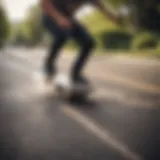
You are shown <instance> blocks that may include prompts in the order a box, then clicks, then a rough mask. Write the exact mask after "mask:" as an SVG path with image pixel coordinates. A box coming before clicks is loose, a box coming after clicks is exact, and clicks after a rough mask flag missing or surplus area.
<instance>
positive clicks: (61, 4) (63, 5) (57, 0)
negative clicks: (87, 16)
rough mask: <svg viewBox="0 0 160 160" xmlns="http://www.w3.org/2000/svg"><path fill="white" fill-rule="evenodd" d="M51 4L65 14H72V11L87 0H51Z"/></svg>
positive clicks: (87, 0)
mask: <svg viewBox="0 0 160 160" xmlns="http://www.w3.org/2000/svg"><path fill="white" fill-rule="evenodd" d="M52 2H53V4H54V5H55V6H56V7H57V9H59V10H60V11H61V12H62V13H64V14H65V15H66V16H72V15H73V14H74V12H75V11H76V10H77V9H78V8H79V7H81V6H82V5H83V4H85V3H88V2H89V0H52Z"/></svg>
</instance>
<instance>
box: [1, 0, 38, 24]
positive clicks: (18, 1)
mask: <svg viewBox="0 0 160 160" xmlns="http://www.w3.org/2000/svg"><path fill="white" fill-rule="evenodd" d="M3 1H4V5H5V8H6V10H7V12H8V14H9V18H10V19H11V20H12V21H14V20H21V19H23V18H24V16H25V13H26V11H27V9H28V7H29V6H30V5H32V4H35V3H37V2H38V1H39V0H3Z"/></svg>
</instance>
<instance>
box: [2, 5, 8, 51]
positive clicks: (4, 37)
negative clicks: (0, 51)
mask: <svg viewBox="0 0 160 160" xmlns="http://www.w3.org/2000/svg"><path fill="white" fill-rule="evenodd" d="M9 33H10V25H9V21H8V17H7V16H6V14H5V11H4V9H3V8H2V6H0V48H1V47H2V46H3V45H4V44H5V42H6V40H7V38H8V36H9Z"/></svg>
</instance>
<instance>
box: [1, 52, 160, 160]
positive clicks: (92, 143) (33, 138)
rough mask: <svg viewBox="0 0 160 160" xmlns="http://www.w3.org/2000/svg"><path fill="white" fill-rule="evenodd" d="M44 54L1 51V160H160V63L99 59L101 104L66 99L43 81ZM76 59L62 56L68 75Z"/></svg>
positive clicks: (95, 69) (93, 73) (92, 73)
mask: <svg viewBox="0 0 160 160" xmlns="http://www.w3.org/2000/svg"><path fill="white" fill-rule="evenodd" d="M44 53H45V52H44V51H43V50H24V49H10V50H8V51H5V52H1V54H0V73H1V75H0V160H53V159H54V160H65V159H68V160H82V159H84V160H158V159H159V158H158V157H159V156H160V153H159V151H158V139H159V135H160V131H159V125H160V118H159V117H160V116H159V115H160V63H159V62H158V61H156V60H138V59H132V58H125V59H124V58H123V59H122V58H118V57H115V56H98V57H96V56H95V57H93V58H91V60H90V63H89V64H88V65H87V68H86V74H87V75H88V77H89V78H90V80H91V82H92V84H93V85H94V87H95V91H94V97H93V103H91V104H84V103H82V104H80V103H79V104H74V105H73V104H70V103H64V102H62V101H59V100H57V99H56V98H55V96H54V94H52V92H51V91H52V89H51V88H48V86H46V85H45V84H44V83H43V81H42V77H41V67H42V63H43V58H44V55H45V54H44ZM73 59H74V57H73V56H72V55H65V56H62V57H61V58H60V59H59V63H58V65H59V70H61V71H66V70H68V69H69V68H70V62H72V61H73Z"/></svg>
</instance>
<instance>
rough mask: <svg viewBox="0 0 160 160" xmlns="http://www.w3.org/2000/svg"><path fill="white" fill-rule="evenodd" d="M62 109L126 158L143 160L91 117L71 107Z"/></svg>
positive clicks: (128, 159) (127, 159)
mask: <svg viewBox="0 0 160 160" xmlns="http://www.w3.org/2000/svg"><path fill="white" fill-rule="evenodd" d="M61 110H62V112H63V113H65V115H67V116H68V117H70V118H72V119H73V120H75V121H76V122H78V123H79V124H81V125H82V126H83V127H84V128H85V129H86V130H87V131H89V132H90V133H91V134H93V135H95V136H96V137H97V138H99V139H100V140H101V141H102V142H103V143H104V144H106V145H107V146H110V147H112V148H113V149H115V150H117V151H118V152H119V153H120V154H121V155H122V156H123V157H124V158H126V160H142V158H141V157H140V156H139V155H137V154H136V153H133V152H132V151H130V149H129V148H128V147H127V146H126V145H125V144H123V143H122V142H120V141H118V140H116V139H115V138H114V137H113V136H112V133H110V132H109V131H107V130H106V129H104V128H102V127H101V126H100V125H99V124H98V123H97V122H95V121H94V120H92V119H91V118H89V117H87V116H86V115H84V114H82V113H81V112H79V111H78V110H76V109H73V108H70V107H62V108H61Z"/></svg>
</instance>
